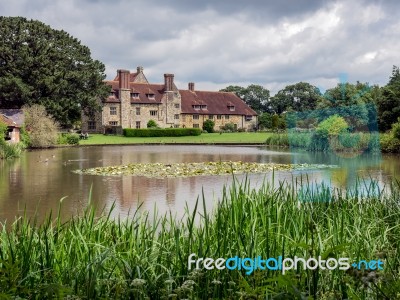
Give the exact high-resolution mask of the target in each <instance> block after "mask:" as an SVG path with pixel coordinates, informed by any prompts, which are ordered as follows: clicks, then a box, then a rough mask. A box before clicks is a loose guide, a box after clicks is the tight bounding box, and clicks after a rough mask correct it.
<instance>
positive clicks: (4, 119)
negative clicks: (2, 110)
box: [0, 114, 19, 127]
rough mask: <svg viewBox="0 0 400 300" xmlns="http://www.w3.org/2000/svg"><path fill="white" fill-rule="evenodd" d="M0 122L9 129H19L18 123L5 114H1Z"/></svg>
mask: <svg viewBox="0 0 400 300" xmlns="http://www.w3.org/2000/svg"><path fill="white" fill-rule="evenodd" d="M0 122H1V123H4V124H6V125H7V126H9V127H19V126H18V125H17V123H15V122H14V121H13V120H11V119H10V118H8V117H7V116H5V115H3V114H0Z"/></svg>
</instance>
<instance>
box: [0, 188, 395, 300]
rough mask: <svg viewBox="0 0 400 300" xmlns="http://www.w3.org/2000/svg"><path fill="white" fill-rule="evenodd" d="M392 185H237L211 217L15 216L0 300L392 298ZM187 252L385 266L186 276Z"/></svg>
mask: <svg viewBox="0 0 400 300" xmlns="http://www.w3.org/2000/svg"><path fill="white" fill-rule="evenodd" d="M362 187H363V189H361V188H362ZM398 188H399V187H398V186H396V187H393V189H392V191H388V193H387V194H385V193H383V192H382V191H379V190H378V189H377V186H376V185H375V184H374V183H372V184H370V185H368V186H362V185H360V186H359V187H358V188H356V189H355V190H354V191H353V192H348V193H346V194H343V195H338V194H337V193H335V192H333V191H331V190H329V189H327V188H326V187H323V186H320V187H319V188H318V189H311V188H310V186H308V185H307V184H305V183H303V184H301V183H292V184H291V185H286V184H283V183H282V184H281V185H280V187H278V188H274V187H273V185H272V184H269V183H265V184H264V186H263V187H261V188H260V189H257V190H254V189H250V188H249V184H248V183H246V182H244V183H242V184H237V183H236V184H235V185H234V186H233V187H232V188H231V189H229V190H224V193H223V198H222V199H221V201H220V203H219V205H218V207H217V208H216V209H215V211H214V213H212V214H211V213H210V212H208V210H207V209H204V211H200V212H198V211H197V210H196V209H194V211H190V212H189V211H187V213H186V218H184V219H182V220H176V219H174V218H173V217H171V216H168V215H166V216H161V217H159V218H156V219H155V220H149V219H148V218H147V217H146V215H140V216H133V217H132V218H130V219H128V220H124V221H122V220H111V219H110V217H109V215H107V214H106V215H105V216H104V217H101V218H95V217H94V216H95V212H94V211H93V210H92V209H88V210H87V211H86V212H85V213H84V214H83V215H82V216H80V217H75V218H73V219H71V220H70V221H68V222H66V223H61V221H60V219H59V218H55V220H53V218H51V217H50V218H49V219H48V221H47V222H45V223H44V224H42V225H40V226H35V224H34V223H30V222H29V221H28V220H27V219H26V218H24V217H22V218H19V219H18V220H17V221H15V222H14V223H13V224H11V223H8V224H7V226H4V225H3V227H2V229H1V232H0V242H1V245H2V246H1V248H0V295H1V296H0V298H1V297H3V299H7V297H13V296H15V295H18V296H20V297H22V298H29V299H34V298H35V299H45V298H53V297H59V298H63V297H66V296H67V295H70V296H71V297H70V298H69V299H94V298H107V299H110V298H111V299H265V298H266V297H267V296H270V297H271V298H268V299H306V298H307V297H310V298H315V299H396V298H397V297H398V296H399V293H400V279H399V274H400V228H399V218H400V207H399V205H398V204H399V203H398V199H399V198H400V194H399V192H398ZM296 189H297V190H299V189H300V191H301V192H299V193H297V192H296ZM361 190H364V191H365V192H364V193H361ZM299 197H300V198H299ZM299 200H301V201H299ZM200 201H203V200H200ZM204 202H205V201H204ZM196 207H197V206H196ZM196 216H197V218H198V219H197V220H196V219H195V217H196ZM191 253H194V254H196V256H197V257H211V258H214V259H216V258H219V257H222V258H229V257H234V256H239V257H250V258H255V257H257V256H261V257H263V258H268V257H278V256H280V255H281V256H283V257H290V258H293V257H294V256H295V255H297V256H299V257H304V258H306V259H307V258H308V257H318V256H319V255H320V256H322V258H323V259H327V258H339V257H348V258H350V263H352V262H353V261H358V260H360V259H366V260H370V259H378V258H379V259H381V260H383V261H384V270H382V271H371V270H364V271H358V270H356V269H354V268H351V269H349V270H347V271H343V270H338V269H336V270H322V269H320V268H317V269H315V270H306V271H305V270H301V269H299V270H297V271H294V270H290V271H287V272H286V273H285V274H284V275H283V274H282V272H281V271H271V270H270V271H266V270H265V271H260V270H255V271H254V272H252V273H251V274H250V275H246V270H241V271H238V270H234V271H233V270H232V271H230V270H227V269H225V270H216V269H214V270H205V269H202V270H196V271H189V270H188V264H187V262H188V256H189V255H190V254H191ZM72 295H74V296H77V298H72ZM78 297H79V298H78ZM13 299H14V298H13ZM307 299H308V298H307Z"/></svg>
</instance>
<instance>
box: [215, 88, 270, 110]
mask: <svg viewBox="0 0 400 300" xmlns="http://www.w3.org/2000/svg"><path fill="white" fill-rule="evenodd" d="M220 91H221V92H233V93H235V94H236V95H237V96H238V97H239V98H240V99H242V100H243V101H244V102H245V103H246V104H247V105H249V106H250V107H251V108H252V109H254V110H255V111H256V112H257V113H262V112H269V96H270V92H269V90H268V89H266V88H264V87H263V86H261V85H257V84H251V85H249V86H248V87H247V88H244V87H241V86H237V85H230V86H228V87H226V88H225V89H222V90H220Z"/></svg>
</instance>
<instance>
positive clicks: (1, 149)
mask: <svg viewBox="0 0 400 300" xmlns="http://www.w3.org/2000/svg"><path fill="white" fill-rule="evenodd" d="M23 150H24V144H22V143H15V144H9V143H6V142H5V141H4V140H1V141H0V159H9V158H17V157H20V156H21V153H22V151H23Z"/></svg>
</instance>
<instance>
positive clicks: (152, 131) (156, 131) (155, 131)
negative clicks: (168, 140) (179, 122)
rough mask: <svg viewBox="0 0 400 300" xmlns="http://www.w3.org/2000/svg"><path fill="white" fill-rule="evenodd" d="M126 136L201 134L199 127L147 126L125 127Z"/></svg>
mask: <svg viewBox="0 0 400 300" xmlns="http://www.w3.org/2000/svg"><path fill="white" fill-rule="evenodd" d="M123 133H124V136H126V137H163V136H196V135H200V134H201V129H199V128H165V129H163V128H147V129H132V128H124V130H123Z"/></svg>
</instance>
